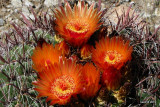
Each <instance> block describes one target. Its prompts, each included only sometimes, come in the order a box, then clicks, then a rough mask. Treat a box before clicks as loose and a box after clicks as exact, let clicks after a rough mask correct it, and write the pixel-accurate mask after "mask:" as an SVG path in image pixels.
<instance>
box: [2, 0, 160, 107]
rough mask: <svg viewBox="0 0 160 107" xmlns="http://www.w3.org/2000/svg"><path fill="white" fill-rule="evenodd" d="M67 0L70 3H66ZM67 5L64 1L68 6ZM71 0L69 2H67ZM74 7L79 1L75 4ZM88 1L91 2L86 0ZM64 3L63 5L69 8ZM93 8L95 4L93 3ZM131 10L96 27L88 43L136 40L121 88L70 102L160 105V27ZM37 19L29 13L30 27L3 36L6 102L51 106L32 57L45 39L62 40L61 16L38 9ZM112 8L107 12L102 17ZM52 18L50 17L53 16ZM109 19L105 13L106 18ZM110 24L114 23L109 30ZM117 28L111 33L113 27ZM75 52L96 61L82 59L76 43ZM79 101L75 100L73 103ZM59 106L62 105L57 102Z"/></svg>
mask: <svg viewBox="0 0 160 107" xmlns="http://www.w3.org/2000/svg"><path fill="white" fill-rule="evenodd" d="M65 3H66V2H65ZM65 3H64V4H65ZM67 3H68V2H67ZM69 3H70V4H71V6H72V7H73V4H74V3H73V2H69ZM86 3H87V2H86ZM64 4H62V6H64ZM100 5H101V0H99V2H98V3H97V7H95V8H98V9H97V10H98V11H100V9H101V6H100ZM89 6H90V4H89ZM131 7H132V6H130V7H129V8H128V10H127V12H123V14H122V15H121V16H119V15H118V13H117V18H118V22H117V24H116V25H114V24H113V23H111V22H110V23H105V24H102V25H101V27H100V28H99V29H98V30H97V31H95V32H94V33H93V34H92V36H91V38H90V39H89V40H88V44H89V45H92V46H93V47H95V42H96V41H99V40H100V39H101V38H104V37H105V36H106V35H107V36H108V37H109V38H114V36H119V35H121V37H122V38H125V39H128V40H130V45H132V46H133V52H132V60H131V61H129V62H127V64H126V65H125V66H123V67H122V68H121V72H122V75H123V76H122V82H121V85H120V88H118V89H117V90H108V89H107V88H105V87H100V88H98V89H99V90H98V92H97V94H96V95H95V96H94V97H93V98H92V99H91V100H90V101H84V100H83V99H81V98H79V96H78V100H75V99H72V98H71V103H69V104H67V106H78V105H79V106H89V105H90V106H107V105H108V106H129V105H130V106H138V105H159V104H160V100H159V96H160V94H159V88H160V72H159V71H160V69H159V68H160V63H159V60H160V54H159V48H160V37H159V35H157V32H158V30H159V29H160V26H159V27H158V28H157V29H156V30H155V32H150V30H149V28H148V26H147V23H145V22H144V21H142V20H140V18H139V17H140V16H139V15H135V14H134V13H133V14H132V15H129V13H130V9H131ZM30 11H31V12H32V14H33V15H34V20H32V19H30V20H29V19H27V18H26V17H25V15H24V14H22V13H21V15H22V17H23V22H24V26H19V25H17V24H15V23H12V26H13V27H14V29H12V30H11V31H9V32H7V33H4V34H3V35H1V39H0V66H1V67H0V106H2V107H3V106H4V107H5V106H9V107H12V106H17V107H19V106H24V107H26V106H29V107H32V106H33V107H43V106H49V103H48V102H45V98H37V95H38V93H37V92H36V91H35V90H34V87H35V86H33V84H32V82H33V81H36V80H37V78H39V75H38V74H37V71H35V70H34V69H33V68H32V64H33V63H32V60H31V56H32V54H33V49H34V48H35V46H36V45H37V43H38V41H39V39H40V38H43V39H44V40H45V41H46V42H48V43H51V44H53V45H55V44H57V43H58V42H59V41H57V39H56V37H57V36H59V35H57V31H56V30H55V26H56V23H55V19H54V18H55V16H54V15H50V14H48V13H45V14H43V15H37V14H36V13H35V12H34V10H33V9H32V8H30ZM106 12H107V9H104V10H103V11H102V14H101V17H102V16H103V15H104V14H105V13H106ZM48 16H49V17H48ZM103 20H106V18H105V17H104V18H103V19H101V20H100V21H102V22H103ZM109 26H111V27H110V28H109ZM109 29H111V32H109V31H108V30H109ZM70 49H71V52H70V53H71V54H72V55H76V56H77V57H78V61H77V62H78V63H80V64H82V65H84V64H85V63H86V62H92V61H91V59H88V58H85V59H83V58H81V56H80V55H79V54H80V52H79V51H80V49H78V48H75V47H72V46H70ZM72 100H73V101H72ZM55 106H59V105H55Z"/></svg>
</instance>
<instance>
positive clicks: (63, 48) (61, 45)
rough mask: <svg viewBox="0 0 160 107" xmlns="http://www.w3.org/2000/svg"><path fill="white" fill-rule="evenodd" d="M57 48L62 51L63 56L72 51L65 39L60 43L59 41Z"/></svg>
mask: <svg viewBox="0 0 160 107" xmlns="http://www.w3.org/2000/svg"><path fill="white" fill-rule="evenodd" d="M55 48H57V49H58V50H60V51H61V54H62V55H63V56H65V55H69V53H70V49H69V46H68V45H67V44H66V42H65V41H62V42H60V43H57V44H56V45H55Z"/></svg>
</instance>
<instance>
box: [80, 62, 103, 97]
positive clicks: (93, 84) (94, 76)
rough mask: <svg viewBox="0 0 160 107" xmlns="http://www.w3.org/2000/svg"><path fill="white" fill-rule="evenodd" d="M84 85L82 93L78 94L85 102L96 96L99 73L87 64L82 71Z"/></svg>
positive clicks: (98, 85)
mask: <svg viewBox="0 0 160 107" xmlns="http://www.w3.org/2000/svg"><path fill="white" fill-rule="evenodd" d="M82 72H83V75H84V79H85V82H86V85H85V87H84V91H83V92H82V93H81V94H80V95H81V97H82V98H83V99H85V100H88V99H90V98H92V97H94V96H95V95H96V93H97V92H98V90H99V88H100V84H99V80H100V72H99V71H98V70H97V69H96V67H95V66H94V65H93V64H92V63H87V64H85V65H84V67H83V69H82Z"/></svg>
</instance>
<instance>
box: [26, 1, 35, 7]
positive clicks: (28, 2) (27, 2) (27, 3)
mask: <svg viewBox="0 0 160 107" xmlns="http://www.w3.org/2000/svg"><path fill="white" fill-rule="evenodd" d="M24 4H25V5H26V6H28V7H29V6H33V4H32V3H31V2H30V1H28V0H25V2H24Z"/></svg>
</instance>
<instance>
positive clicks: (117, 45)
mask: <svg viewBox="0 0 160 107" xmlns="http://www.w3.org/2000/svg"><path fill="white" fill-rule="evenodd" d="M132 50H133V49H132V46H129V40H128V41H127V42H124V41H123V39H122V38H120V37H118V38H117V37H113V38H111V39H109V38H108V37H106V38H105V39H104V38H103V39H102V40H100V41H99V43H96V49H94V50H93V53H92V60H93V61H94V62H95V64H96V65H97V66H99V67H100V68H102V69H107V68H108V67H110V66H113V67H115V68H116V69H120V68H121V67H122V66H123V65H124V63H125V62H127V61H128V60H131V53H132Z"/></svg>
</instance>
